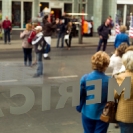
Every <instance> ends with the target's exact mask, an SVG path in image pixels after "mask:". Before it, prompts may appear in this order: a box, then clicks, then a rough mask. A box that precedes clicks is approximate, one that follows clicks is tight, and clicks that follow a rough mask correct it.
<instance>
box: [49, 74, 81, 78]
mask: <svg viewBox="0 0 133 133" xmlns="http://www.w3.org/2000/svg"><path fill="white" fill-rule="evenodd" d="M77 77H78V75H70V76H57V77H48V79H62V78H77Z"/></svg>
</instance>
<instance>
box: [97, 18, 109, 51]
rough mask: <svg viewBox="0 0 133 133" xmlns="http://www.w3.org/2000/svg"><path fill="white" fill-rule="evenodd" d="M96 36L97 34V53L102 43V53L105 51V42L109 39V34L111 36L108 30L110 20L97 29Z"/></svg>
mask: <svg viewBox="0 0 133 133" xmlns="http://www.w3.org/2000/svg"><path fill="white" fill-rule="evenodd" d="M97 30H98V34H99V38H100V39H99V44H98V47H97V51H100V49H101V46H102V43H103V51H105V50H106V46H107V40H108V38H109V34H110V35H111V29H110V20H109V19H107V20H106V21H105V23H104V24H102V25H101V26H99V27H98V29H97Z"/></svg>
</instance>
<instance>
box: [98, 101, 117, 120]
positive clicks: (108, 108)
mask: <svg viewBox="0 0 133 133" xmlns="http://www.w3.org/2000/svg"><path fill="white" fill-rule="evenodd" d="M117 105H118V103H117V101H116V100H115V101H109V102H107V103H106V105H105V107H104V109H103V112H102V114H101V116H100V120H101V121H103V122H106V123H116V122H117V121H116V119H115V116H116V111H117Z"/></svg>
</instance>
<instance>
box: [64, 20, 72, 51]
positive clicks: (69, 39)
mask: <svg viewBox="0 0 133 133" xmlns="http://www.w3.org/2000/svg"><path fill="white" fill-rule="evenodd" d="M65 36H68V38H65V43H66V45H67V48H68V50H70V47H71V41H72V22H69V23H68V25H67V29H66V35H65Z"/></svg>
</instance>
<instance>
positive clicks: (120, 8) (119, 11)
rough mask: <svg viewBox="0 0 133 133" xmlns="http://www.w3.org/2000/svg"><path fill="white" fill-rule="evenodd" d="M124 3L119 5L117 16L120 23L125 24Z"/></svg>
mask: <svg viewBox="0 0 133 133" xmlns="http://www.w3.org/2000/svg"><path fill="white" fill-rule="evenodd" d="M123 14H124V5H117V16H118V22H119V24H120V25H122V24H123Z"/></svg>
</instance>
